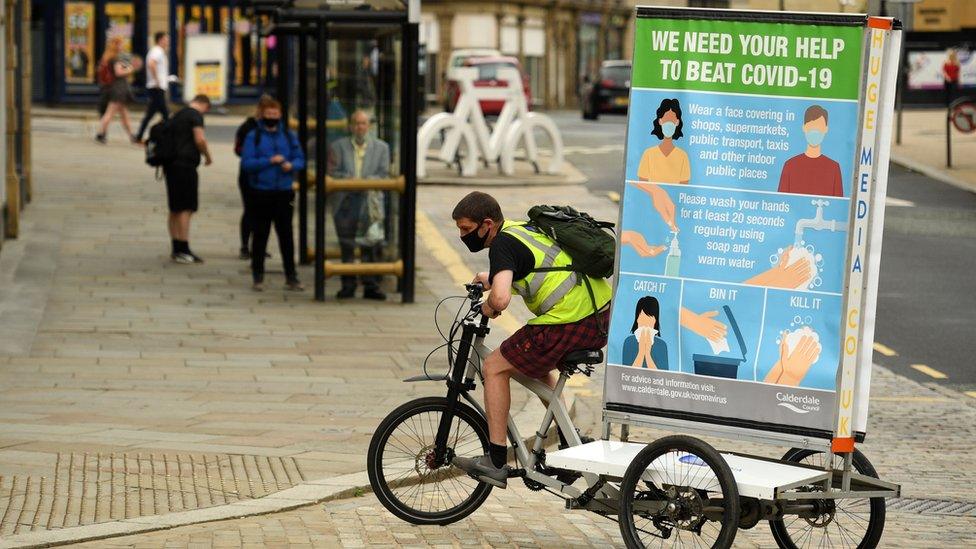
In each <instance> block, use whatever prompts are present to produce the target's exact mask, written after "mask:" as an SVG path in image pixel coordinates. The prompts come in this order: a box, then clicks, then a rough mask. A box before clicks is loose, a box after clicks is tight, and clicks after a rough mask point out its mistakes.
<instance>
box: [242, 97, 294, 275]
mask: <svg viewBox="0 0 976 549" xmlns="http://www.w3.org/2000/svg"><path fill="white" fill-rule="evenodd" d="M263 103H264V104H263V105H262V108H261V112H260V113H259V114H260V116H259V121H258V125H257V127H256V128H254V129H253V130H251V131H250V133H248V134H247V137H245V138H244V147H243V150H242V151H241V168H242V169H243V170H244V173H245V175H246V176H247V184H248V188H247V199H246V200H247V204H248V206H247V212H248V217H249V218H250V222H251V228H252V230H253V231H254V236H253V240H252V244H251V246H252V250H251V276H252V278H253V281H254V286H253V288H254V290H255V291H258V292H260V291H262V290H264V259H265V253H264V252H265V249H266V248H267V246H268V237H269V236H270V234H271V225H272V224H273V225H274V229H275V233H276V234H277V235H278V248H279V250H280V251H281V262H282V264H283V266H284V269H285V287H286V288H287V289H288V290H292V291H301V290H303V289H304V288H303V287H302V284H301V282H299V281H298V273H297V272H296V270H295V242H294V239H293V237H292V217H293V214H294V208H295V192H294V190H293V189H292V183H293V182H294V181H295V173H296V172H298V170H301V169H302V168H303V167H304V166H305V156H304V155H303V154H302V148H301V146H300V145H299V143H298V138H297V137H296V136H295V134H294V133H293V132H291V131H290V130H288V129H287V128H285V127H284V124H282V122H281V104H280V103H278V101H276V100H274V99H270V100H266V101H264V102H263Z"/></svg>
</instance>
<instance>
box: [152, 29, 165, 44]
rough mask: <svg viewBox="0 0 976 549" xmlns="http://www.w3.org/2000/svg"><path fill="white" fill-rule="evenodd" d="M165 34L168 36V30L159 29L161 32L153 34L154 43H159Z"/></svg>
mask: <svg viewBox="0 0 976 549" xmlns="http://www.w3.org/2000/svg"><path fill="white" fill-rule="evenodd" d="M165 36H166V32H165V31H159V32H157V33H156V34H154V35H153V43H155V44H158V43H159V41H160V40H162V39H163V37H165Z"/></svg>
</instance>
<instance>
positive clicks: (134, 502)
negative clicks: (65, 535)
mask: <svg viewBox="0 0 976 549" xmlns="http://www.w3.org/2000/svg"><path fill="white" fill-rule="evenodd" d="M304 480H306V479H305V477H304V475H303V474H302V471H301V468H300V467H299V466H298V462H297V461H295V459H294V458H281V457H271V456H244V455H207V454H203V455H199V456H197V455H192V454H161V453H146V454H143V453H135V454H114V453H112V454H97V453H96V454H58V455H57V461H56V462H55V466H54V471H53V474H52V475H51V476H40V477H37V476H16V475H15V476H12V477H11V476H8V477H3V476H0V536H2V535H12V534H22V533H25V532H29V531H33V530H50V529H56V528H70V527H72V526H79V525H83V524H95V523H99V522H105V521H108V520H119V519H126V518H132V517H139V516H144V515H161V514H166V513H172V512H176V511H185V510H189V509H199V508H203V507H211V506H214V505H223V504H227V503H233V502H235V501H240V500H244V499H253V498H259V497H263V496H266V495H268V494H271V493H274V492H277V491H279V490H284V489H286V488H290V487H292V486H295V485H297V484H299V483H301V482H302V481H304Z"/></svg>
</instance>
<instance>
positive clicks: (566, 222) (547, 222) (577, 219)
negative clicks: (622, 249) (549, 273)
mask: <svg viewBox="0 0 976 549" xmlns="http://www.w3.org/2000/svg"><path fill="white" fill-rule="evenodd" d="M529 220H530V221H531V222H530V225H532V226H533V227H535V228H536V229H538V230H539V231H541V232H542V233H544V234H545V235H546V236H548V237H549V238H551V239H553V240H554V241H556V245H557V246H559V247H560V248H562V250H563V251H564V252H566V253H567V254H569V257H571V258H573V264H572V266H571V268H565V270H572V271H576V272H580V273H583V274H585V275H587V276H591V277H593V278H609V277H610V276H612V275H613V259H614V254H615V252H616V249H617V244H616V240H615V239H614V237H613V235H612V234H611V233H610V232H607V229H609V230H610V231H611V232H612V231H613V226H614V224H613V223H610V222H607V221H597V220H595V219H593V217H591V216H590V215H589V214H587V213H585V212H580V211H578V210H576V209H575V208H573V207H571V206H534V207H532V209H530V210H529Z"/></svg>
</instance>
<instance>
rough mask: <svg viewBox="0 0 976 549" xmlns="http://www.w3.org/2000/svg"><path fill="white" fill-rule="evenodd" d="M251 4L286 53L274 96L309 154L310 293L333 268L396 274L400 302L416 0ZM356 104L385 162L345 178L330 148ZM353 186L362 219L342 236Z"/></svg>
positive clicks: (412, 128)
mask: <svg viewBox="0 0 976 549" xmlns="http://www.w3.org/2000/svg"><path fill="white" fill-rule="evenodd" d="M248 9H249V10H251V12H252V13H254V14H259V15H267V16H268V19H269V20H270V24H269V25H268V26H267V27H266V28H263V29H260V32H261V33H262V34H267V35H273V36H275V37H276V41H277V47H278V48H279V56H280V58H281V59H283V60H285V61H284V62H282V63H280V64H279V67H278V70H279V74H278V79H277V82H278V94H277V95H278V97H279V99H280V100H281V101H282V104H283V106H284V111H285V112H284V116H285V117H286V120H287V121H288V122H289V125H290V126H291V127H292V128H293V129H295V130H296V131H297V133H298V139H299V141H300V143H301V146H302V148H303V151H304V152H305V156H306V158H307V160H308V162H307V168H306V169H305V170H302V171H301V172H300V173H299V174H298V184H297V191H298V224H299V236H298V249H299V257H300V260H301V262H302V263H303V264H309V263H311V264H312V265H314V267H315V299H316V300H317V301H324V300H325V281H326V279H327V278H330V277H335V276H373V277H377V276H380V277H382V276H395V277H396V278H397V281H398V284H397V289H398V290H399V292H400V293H401V296H402V300H403V302H405V303H410V302H412V301H413V299H414V271H415V248H414V237H415V225H414V218H415V211H416V185H417V181H416V135H417V111H418V103H417V94H416V88H417V85H418V84H417V78H418V77H417V48H418V44H419V39H418V23H419V17H420V13H419V12H420V6H419V2H409V3H408V2H401V1H390V0H374V1H372V2H356V3H348V4H333V3H330V4H320V3H318V2H314V1H303V0H285V1H281V0H252V1H251V2H249V5H248ZM357 111H361V112H363V113H365V114H366V116H367V117H368V119H369V126H370V127H369V135H370V137H371V138H374V139H376V140H379V141H382V142H383V143H385V144H386V145H387V147H388V148H389V153H390V154H389V158H388V161H387V162H385V163H383V165H382V166H379V167H377V166H375V165H372V166H371V168H370V170H369V173H363V174H361V175H360V176H359V177H350V176H349V175H350V174H348V173H339V172H338V171H337V170H336V156H337V153H336V151H337V147H338V143H337V142H338V141H339V140H341V139H344V138H346V137H348V136H349V131H348V122H349V118H350V116H351V115H352V114H353V113H354V112H357ZM387 164H388V165H387ZM350 193H362V194H361V195H360V196H361V197H363V199H364V200H366V202H367V203H368V207H367V208H366V211H367V213H366V214H365V215H367V216H368V218H366V219H363V220H362V221H361V222H360V223H359V224H358V227H359V228H358V229H357V231H356V233H355V234H354V235H350V234H343V236H342V238H340V235H339V232H338V231H337V230H336V226H337V224H336V221H335V215H334V214H335V210H336V208H337V206H339V205H340V204H341V201H342V200H343V199H345V198H347V197H348V196H349V195H350ZM309 209H311V210H312V215H311V216H312V223H311V225H312V227H311V228H312V235H309V225H310V223H309ZM310 240H311V242H310ZM343 246H345V247H346V252H347V257H346V258H345V259H346V261H345V262H343V261H341V260H340V258H341V257H342V247H343ZM369 246H373V247H375V248H378V249H379V254H378V255H379V257H373V258H370V259H371V261H368V262H367V261H355V259H354V260H353V261H352V262H350V261H349V259H350V258H349V257H348V255H349V248H352V254H353V256H354V257H356V258H359V259H365V258H361V257H359V256H360V253H361V250H363V249H364V248H365V247H369Z"/></svg>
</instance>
